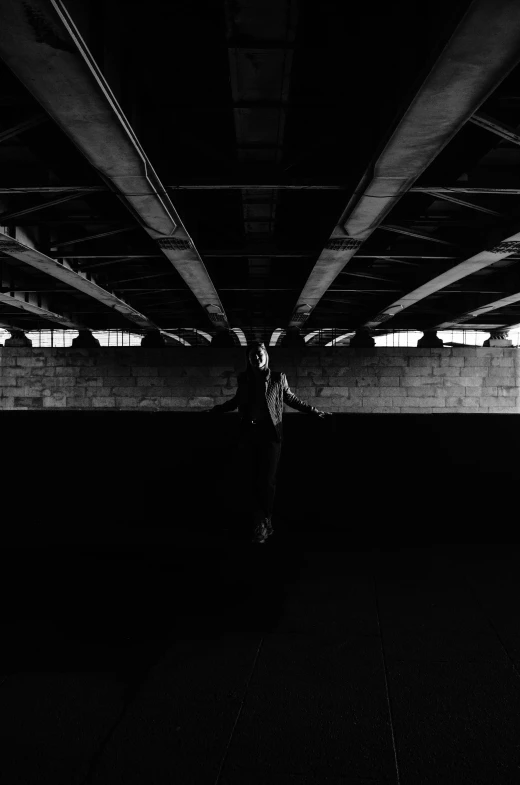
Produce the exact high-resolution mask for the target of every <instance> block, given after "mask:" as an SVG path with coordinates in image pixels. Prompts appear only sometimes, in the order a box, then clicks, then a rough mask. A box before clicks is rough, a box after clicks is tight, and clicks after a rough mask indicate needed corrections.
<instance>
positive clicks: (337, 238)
mask: <svg viewBox="0 0 520 785" xmlns="http://www.w3.org/2000/svg"><path fill="white" fill-rule="evenodd" d="M519 61H520V4H519V3H518V2H517V0H499V2H493V3H491V2H489V0H474V1H473V2H472V3H471V5H470V7H469V9H468V10H467V12H466V14H465V15H464V17H463V18H462V20H461V21H460V23H459V24H458V26H457V28H456V29H455V31H454V32H453V34H452V36H451V38H450V40H449V41H448V42H447V44H446V45H445V47H444V49H443V51H442V52H441V54H440V55H439V57H438V59H437V61H436V62H435V63H434V65H433V67H432V68H431V70H430V72H429V73H428V75H427V76H426V79H425V80H424V82H423V84H422V85H421V87H420V88H419V90H418V92H417V94H416V95H415V96H414V98H413V100H412V101H411V103H410V104H409V106H408V108H407V110H406V112H405V114H404V116H403V117H402V118H401V120H400V122H399V123H398V125H397V127H396V128H395V130H394V131H393V133H392V135H391V136H390V138H389V140H388V142H387V143H386V146H385V148H384V149H383V151H382V153H381V154H380V155H379V156H378V158H377V159H376V160H375V161H374V162H373V163H372V164H371V165H370V166H369V168H368V169H367V170H366V172H365V174H364V175H363V177H362V179H361V181H360V183H359V184H358V186H357V187H356V189H355V191H354V194H353V196H352V198H351V199H350V201H349V203H348V204H347V206H346V208H345V210H344V212H343V214H342V215H341V217H340V219H339V221H338V223H337V225H336V227H335V229H334V231H333V232H332V236H331V238H330V240H329V242H328V243H327V245H326V246H325V248H324V249H323V251H322V253H321V254H320V257H319V259H318V260H317V262H316V264H315V266H314V269H313V270H312V272H311V274H310V276H309V278H308V280H307V282H306V284H305V286H304V288H303V290H302V292H301V294H300V296H299V297H298V300H297V302H296V305H295V309H294V312H293V314H292V316H291V318H290V321H289V324H290V326H295V327H296V326H300V325H301V324H302V323H303V322H305V321H306V320H307V319H308V317H309V315H310V314H311V313H312V311H313V310H314V308H315V307H316V305H317V304H318V302H319V301H320V299H321V298H322V297H323V295H324V293H325V292H326V291H327V289H328V287H329V286H330V285H331V284H332V282H333V281H334V279H335V278H336V276H337V275H338V273H339V272H340V271H341V270H342V269H343V268H344V267H345V265H346V264H347V263H348V262H349V261H350V259H351V258H352V257H353V256H354V254H355V253H356V251H357V250H358V249H359V248H360V247H361V246H362V244H363V243H364V242H365V241H366V240H367V239H368V238H369V237H370V235H371V234H372V233H373V232H374V230H375V229H377V228H378V226H380V224H381V223H382V221H383V220H384V219H385V217H386V216H387V215H388V213H389V212H390V210H392V208H393V207H394V206H395V205H396V204H397V202H398V201H399V200H400V199H401V198H402V196H404V194H406V193H407V192H408V191H409V190H410V188H411V187H412V186H413V184H414V182H415V181H416V180H417V178H418V177H419V176H420V175H421V174H422V173H423V172H424V171H425V170H426V168H427V167H428V166H429V165H430V164H431V163H432V161H434V160H435V158H436V157H437V156H438V155H439V153H440V152H441V151H442V150H443V149H444V147H445V146H446V145H447V144H448V143H449V142H450V141H451V140H452V139H453V137H454V136H455V135H456V134H457V133H458V131H459V130H460V129H461V128H462V127H463V126H464V124H465V123H466V122H467V121H468V120H469V119H470V118H471V116H472V115H474V114H475V112H476V111H477V110H478V109H479V107H480V106H481V105H482V104H483V103H484V101H485V100H486V99H487V98H488V96H489V95H491V93H492V92H493V91H494V90H495V89H496V88H497V87H498V85H499V84H500V83H501V82H502V81H503V80H504V78H505V77H506V76H507V75H508V74H509V73H510V72H511V71H512V69H513V68H514V67H515V66H516V65H517V63H518V62H519Z"/></svg>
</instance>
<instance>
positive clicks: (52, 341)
mask: <svg viewBox="0 0 520 785" xmlns="http://www.w3.org/2000/svg"><path fill="white" fill-rule="evenodd" d="M233 332H234V333H235V336H236V339H235V340H236V344H235V345H236V346H237V347H239V346H246V345H247V343H248V342H250V341H251V340H253V339H254V338H255V336H258V337H262V336H263V340H264V341H265V343H266V345H268V348H269V347H271V348H272V347H275V346H280V345H281V343H282V339H283V337H284V336H285V334H286V331H285V330H284V329H282V328H272V329H271V328H269V329H268V330H262V331H258V330H257V329H256V328H235V329H234V330H233ZM168 333H169V334H170V335H171V336H172V337H170V338H169V337H168V336H166V338H165V340H166V343H167V344H169V345H172V346H177V347H182V348H184V347H186V348H200V347H203V346H206V347H207V346H209V345H210V342H211V339H212V337H213V336H214V335H215V331H214V330H208V331H202V330H198V329H195V328H186V327H185V328H175V329H171V330H170V329H169V330H168ZM26 335H27V337H28V338H29V340H30V341H31V342H32V345H33V346H34V347H36V348H41V347H50V348H62V347H68V346H72V341H73V339H74V338H75V337H76V336H77V335H78V332H77V331H76V330H54V329H51V330H31V331H29V332H27V333H26ZM92 335H93V336H94V337H95V338H97V340H98V341H99V343H100V345H101V346H109V347H122V346H140V345H141V341H142V339H143V336H142V335H141V334H139V333H134V332H131V331H129V330H119V329H118V330H93V331H92ZM353 335H354V332H353V331H350V332H347V331H346V330H345V329H344V328H336V327H331V328H327V329H325V328H324V329H321V330H314V331H308V332H303V333H302V337H303V339H304V341H305V343H306V345H307V346H309V347H327V348H332V347H341V346H343V347H345V346H348V345H349V343H350V339H351V338H352V336H353ZM371 335H372V337H373V338H374V340H375V345H376V347H378V346H379V347H416V346H417V342H418V340H419V339H420V338H421V337H422V336H423V333H422V332H421V331H418V330H395V331H392V332H390V331H388V330H373V331H371ZM9 336H10V332H9V331H7V330H4V329H0V346H1V345H3V344H4V341H5V339H6V338H9ZM173 336H177V338H178V339H181V340H176V338H175V337H173ZM265 336H270V338H269V341H267V339H266V337H265ZM437 336H438V337H439V338H440V339H441V340H442V341H443V343H444V345H445V346H447V347H449V346H482V345H483V343H484V341H485V340H487V339H488V338H489V331H485V330H463V329H452V330H440V331H438V332H437ZM508 338H509V340H511V341H512V342H513V346H520V328H518V327H516V328H515V329H513V330H510V331H509V333H508ZM181 341H182V342H181Z"/></svg>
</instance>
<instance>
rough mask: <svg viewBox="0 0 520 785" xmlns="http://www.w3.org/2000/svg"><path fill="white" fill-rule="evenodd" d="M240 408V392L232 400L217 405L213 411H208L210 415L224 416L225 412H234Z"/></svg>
mask: <svg viewBox="0 0 520 785" xmlns="http://www.w3.org/2000/svg"><path fill="white" fill-rule="evenodd" d="M237 406H238V392H236V393H235V394H234V396H233V397H232V398H229V400H227V401H224V403H217V404H216V405H215V406H214V407H213V409H206V411H207V412H208V414H224V413H225V412H232V411H233V410H234V409H236V408H237Z"/></svg>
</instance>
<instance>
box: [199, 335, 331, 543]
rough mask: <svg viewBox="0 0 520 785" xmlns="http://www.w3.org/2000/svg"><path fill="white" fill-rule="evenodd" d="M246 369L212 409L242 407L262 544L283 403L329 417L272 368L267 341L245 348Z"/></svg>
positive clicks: (256, 535) (256, 536)
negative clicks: (234, 388)
mask: <svg viewBox="0 0 520 785" xmlns="http://www.w3.org/2000/svg"><path fill="white" fill-rule="evenodd" d="M246 353H247V368H246V370H245V371H243V372H242V373H240V374H239V375H238V378H237V382H238V385H237V391H236V393H235V395H234V396H233V398H231V399H230V400H228V401H225V403H221V404H217V405H216V406H214V407H213V408H212V409H208V410H207V413H209V414H224V413H225V412H231V411H233V410H234V409H236V408H238V411H239V415H240V445H239V446H240V452H241V457H243V458H244V461H245V468H246V471H248V473H249V477H250V480H251V492H252V498H251V500H250V501H251V506H252V517H253V527H254V530H253V540H252V541H253V542H257V543H264V542H265V541H266V540H267V537H268V536H269V535H270V534H272V533H273V526H272V523H271V517H272V511H273V505H274V498H275V491H276V479H277V473H278V466H279V463H280V455H281V449H282V439H283V429H282V416H283V405H284V403H286V404H287V405H288V406H290V407H291V408H293V409H297V410H298V411H300V412H304V413H306V414H312V415H315V416H318V417H320V418H325V417H330V416H332V415H331V412H322V411H320V410H319V409H316V408H315V407H314V406H311V405H310V404H308V403H305V401H302V400H300V398H298V397H297V396H296V395H294V393H293V392H291V390H290V388H289V385H288V383H287V377H286V375H285V373H283V372H281V371H271V369H270V368H269V355H268V354H267V350H266V348H265V344H264V343H262V342H260V341H255V342H254V343H253V344H251V345H250V346H248V347H247V351H246Z"/></svg>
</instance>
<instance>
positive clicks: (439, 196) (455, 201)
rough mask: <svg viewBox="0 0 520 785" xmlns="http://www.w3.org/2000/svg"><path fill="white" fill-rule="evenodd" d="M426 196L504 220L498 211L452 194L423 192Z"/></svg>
mask: <svg viewBox="0 0 520 785" xmlns="http://www.w3.org/2000/svg"><path fill="white" fill-rule="evenodd" d="M422 193H424V194H428V195H429V196H434V197H435V198H436V199H443V200H444V201H445V202H452V203H453V204H458V205H459V206H460V207H468V208H469V209H471V210H477V211H478V212H480V213H486V214H487V215H493V216H496V217H497V218H502V217H503V215H502V213H499V212H497V211H496V210H490V209H489V207H482V205H480V204H473V202H468V201H467V199H460V197H458V196H453V195H452V194H451V193H445V192H443V193H439V191H433V190H432V191H428V190H426V189H425V190H424V191H422Z"/></svg>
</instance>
